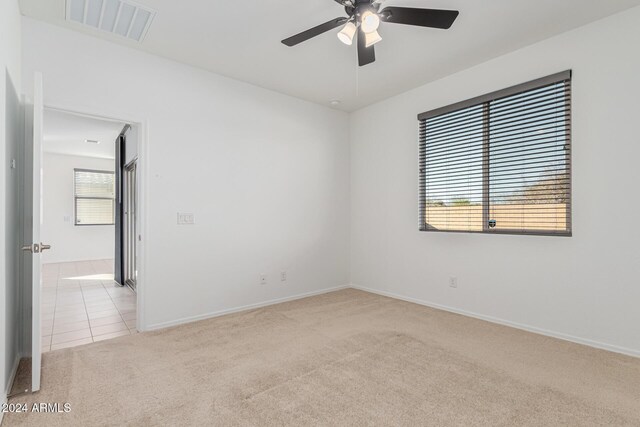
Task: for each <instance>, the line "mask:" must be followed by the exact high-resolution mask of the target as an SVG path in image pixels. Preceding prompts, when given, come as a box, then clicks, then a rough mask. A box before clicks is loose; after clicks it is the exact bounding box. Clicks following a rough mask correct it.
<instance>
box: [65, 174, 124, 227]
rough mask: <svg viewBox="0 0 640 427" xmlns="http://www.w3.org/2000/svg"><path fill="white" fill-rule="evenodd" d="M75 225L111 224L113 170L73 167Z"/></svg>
mask: <svg viewBox="0 0 640 427" xmlns="http://www.w3.org/2000/svg"><path fill="white" fill-rule="evenodd" d="M73 172H74V195H75V225H113V224H114V223H115V221H114V211H115V203H114V200H115V179H114V177H115V175H114V173H113V172H108V171H96V170H86V169H74V171H73Z"/></svg>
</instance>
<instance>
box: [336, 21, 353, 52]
mask: <svg viewBox="0 0 640 427" xmlns="http://www.w3.org/2000/svg"><path fill="white" fill-rule="evenodd" d="M356 29H357V28H356V24H354V23H353V22H351V21H349V22H347V24H346V25H345V26H344V27H343V28H342V30H341V31H340V32H339V33H338V39H339V40H340V41H341V42H342V43H344V44H346V45H347V46H351V45H352V44H353V37H354V36H355V35H356Z"/></svg>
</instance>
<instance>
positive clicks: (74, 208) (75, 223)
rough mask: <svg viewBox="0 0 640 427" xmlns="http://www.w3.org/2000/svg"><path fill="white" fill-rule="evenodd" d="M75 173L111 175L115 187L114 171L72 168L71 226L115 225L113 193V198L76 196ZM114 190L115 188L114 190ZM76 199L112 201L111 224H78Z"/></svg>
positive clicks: (114, 197) (114, 199)
mask: <svg viewBox="0 0 640 427" xmlns="http://www.w3.org/2000/svg"><path fill="white" fill-rule="evenodd" d="M77 172H90V173H99V174H107V175H113V176H114V177H113V179H114V187H115V185H116V184H115V174H116V173H115V172H114V171H107V170H99V169H86V168H74V169H73V225H74V226H75V227H99V226H105V225H107V226H109V225H115V224H116V215H115V212H116V203H115V201H116V196H115V193H114V195H113V197H86V196H78V193H77V188H76V183H77V180H76V173H77ZM114 190H115V188H114ZM78 199H82V200H113V212H112V214H111V218H112V222H111V223H108V224H95V223H89V224H82V223H78Z"/></svg>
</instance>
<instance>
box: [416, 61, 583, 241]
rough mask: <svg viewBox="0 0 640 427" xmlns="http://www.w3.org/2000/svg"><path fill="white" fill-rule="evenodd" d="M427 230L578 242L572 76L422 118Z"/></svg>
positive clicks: (423, 214) (542, 81)
mask: <svg viewBox="0 0 640 427" xmlns="http://www.w3.org/2000/svg"><path fill="white" fill-rule="evenodd" d="M418 119H419V122H420V133H419V135H420V137H419V141H420V160H419V162H420V230H423V231H462V232H485V233H511V234H548V235H571V72H570V71H567V72H564V73H560V74H556V75H553V76H549V77H545V78H543V79H539V80H536V81H533V82H529V83H525V84H523V85H519V86H515V87H512V88H509V89H505V90H502V91H498V92H494V93H492V94H488V95H484V96H482V97H478V98H474V99H472V100H469V101H465V102H461V103H458V104H455V105H452V106H449V107H444V108H440V109H437V110H434V111H431V112H427V113H423V114H421V115H419V116H418Z"/></svg>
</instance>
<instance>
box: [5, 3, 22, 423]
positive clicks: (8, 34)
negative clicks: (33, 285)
mask: <svg viewBox="0 0 640 427" xmlns="http://www.w3.org/2000/svg"><path fill="white" fill-rule="evenodd" d="M20 25H21V22H20V11H19V9H18V2H17V1H15V0H5V1H2V2H0V73H1V75H0V212H1V218H2V220H1V221H0V222H1V223H0V295H1V299H0V301H2V302H1V304H0V345H2V349H1V351H0V380H1V381H2V382H1V383H0V402H4V401H5V399H6V389H7V387H8V385H9V384H8V383H9V381H10V379H11V376H12V374H13V371H14V368H15V364H16V361H17V357H18V344H19V343H18V334H17V331H18V328H17V319H18V316H19V313H18V307H19V301H18V298H19V293H18V284H19V280H18V271H19V258H18V256H19V252H18V246H19V244H20V242H19V230H20V227H19V226H18V223H19V211H18V205H19V204H18V169H17V168H16V169H12V168H11V167H10V164H11V160H12V159H16V163H17V164H19V159H18V154H19V149H20V142H21V138H22V108H21V105H20V98H19V94H20V87H21V84H20V78H21V75H20V66H21V58H20V46H21V42H20V39H21V34H20ZM1 419H2V414H1V413H0V420H1Z"/></svg>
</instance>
